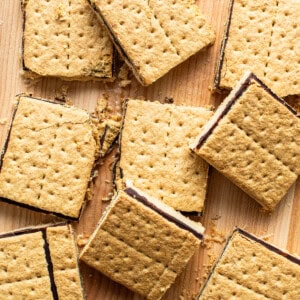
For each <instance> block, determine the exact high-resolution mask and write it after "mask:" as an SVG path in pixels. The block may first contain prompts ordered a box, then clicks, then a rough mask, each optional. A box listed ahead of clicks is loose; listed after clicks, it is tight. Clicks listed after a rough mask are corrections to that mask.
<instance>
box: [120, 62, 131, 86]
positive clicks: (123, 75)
mask: <svg viewBox="0 0 300 300" xmlns="http://www.w3.org/2000/svg"><path fill="white" fill-rule="evenodd" d="M118 78H119V79H120V80H121V81H120V82H119V86H120V87H121V88H124V87H126V86H128V85H130V84H131V78H132V73H131V71H130V69H129V67H128V66H127V64H125V63H124V64H123V65H122V67H121V68H120V71H119V74H118Z"/></svg>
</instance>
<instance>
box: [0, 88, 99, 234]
mask: <svg viewBox="0 0 300 300" xmlns="http://www.w3.org/2000/svg"><path fill="white" fill-rule="evenodd" d="M21 97H28V98H31V99H35V100H37V101H43V102H47V103H50V104H55V105H61V106H63V107H67V108H71V107H75V106H70V105H67V104H64V103H60V102H56V101H50V100H47V99H43V98H35V97H32V96H30V95H26V94H25V93H23V94H18V95H17V96H16V99H17V103H16V104H15V107H14V110H13V113H12V117H11V121H10V125H9V128H8V132H7V135H6V138H5V142H4V146H3V148H2V150H1V152H0V172H1V169H2V163H3V159H4V156H5V153H6V150H7V147H8V144H9V139H10V134H11V130H12V127H13V122H14V119H15V116H16V113H17V110H18V106H19V99H20V98H21ZM76 108H77V107H76ZM80 109H81V110H84V109H82V108H80ZM86 112H87V113H88V115H89V117H90V122H91V123H92V122H93V121H92V116H91V114H90V113H89V112H88V111H86ZM92 126H93V127H94V125H92ZM93 136H94V139H95V143H96V152H95V160H94V163H93V166H92V170H91V175H90V179H89V182H88V186H87V189H86V193H85V197H84V200H83V203H82V206H81V208H80V211H79V213H78V217H70V216H66V215H64V214H61V213H56V212H52V211H48V210H45V209H41V208H37V207H35V206H31V205H29V204H24V203H20V202H17V201H14V200H11V199H8V198H2V197H0V201H2V202H4V203H8V204H12V205H16V206H19V207H22V208H26V209H30V210H32V211H36V212H39V213H44V214H48V215H53V216H56V217H59V218H63V219H66V220H70V221H75V222H76V221H79V219H80V217H81V215H82V213H83V211H84V208H85V206H86V203H87V202H88V200H89V197H88V194H89V192H90V191H91V190H92V187H93V183H94V179H95V178H96V175H95V174H96V170H97V166H98V164H99V157H98V152H99V151H100V146H99V141H98V140H99V139H98V138H97V136H95V133H93ZM0 237H1V236H0Z"/></svg>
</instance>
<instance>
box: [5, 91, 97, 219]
mask: <svg viewBox="0 0 300 300" xmlns="http://www.w3.org/2000/svg"><path fill="white" fill-rule="evenodd" d="M97 148H98V147H97V141H96V137H95V133H94V123H93V120H92V118H91V116H90V115H89V113H88V112H87V111H85V110H82V109H79V108H76V107H71V106H65V105H61V104H58V103H54V102H49V101H47V100H42V99H35V98H32V97H27V96H18V102H17V104H16V108H15V112H14V116H13V120H12V123H11V127H10V131H9V134H8V136H7V140H6V143H5V146H4V149H3V150H2V153H1V157H0V200H1V201H5V202H8V203H12V204H17V205H19V206H23V207H26V208H30V209H34V210H37V211H42V212H45V213H52V214H55V215H57V216H59V217H63V218H67V219H71V220H78V218H79V216H80V213H81V211H82V207H83V204H84V201H85V196H86V193H87V190H88V187H89V182H90V181H91V176H92V169H93V165H94V162H95V157H96V155H97Z"/></svg>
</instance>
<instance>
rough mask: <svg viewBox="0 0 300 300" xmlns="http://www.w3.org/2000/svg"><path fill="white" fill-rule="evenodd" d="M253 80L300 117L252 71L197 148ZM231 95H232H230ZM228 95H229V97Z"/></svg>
mask: <svg viewBox="0 0 300 300" xmlns="http://www.w3.org/2000/svg"><path fill="white" fill-rule="evenodd" d="M251 80H255V81H256V82H257V83H258V84H259V85H260V86H261V87H262V88H263V89H264V90H265V91H266V92H267V93H269V94H270V95H271V96H272V97H273V98H274V99H275V100H277V101H278V102H279V103H281V104H282V105H284V106H285V107H286V108H287V109H289V110H290V111H291V112H292V113H293V114H294V115H296V116H297V117H300V115H298V114H297V112H296V111H295V110H294V109H293V108H292V107H291V106H290V105H289V104H288V103H287V102H285V101H284V100H283V99H281V98H280V97H278V96H277V95H276V94H275V93H274V92H273V91H272V90H271V89H270V88H268V87H267V86H266V85H265V84H264V83H263V82H262V81H261V80H260V79H259V78H258V77H257V76H256V75H255V74H253V73H250V74H249V76H248V77H247V78H246V79H245V81H244V82H243V83H242V84H241V86H240V87H239V89H238V90H237V91H236V93H235V94H234V95H233V96H232V98H231V99H230V101H229V102H228V103H227V105H226V107H225V108H224V110H223V112H222V114H221V115H220V117H219V118H218V119H217V120H216V122H215V123H214V124H213V125H212V126H211V127H210V129H209V130H208V131H207V132H206V134H204V135H203V136H201V138H200V139H199V141H198V144H197V146H196V149H200V148H201V146H202V145H203V143H204V142H205V141H206V139H207V138H208V137H209V136H210V135H211V134H212V132H213V131H214V129H215V128H216V127H217V126H218V124H219V122H220V121H221V120H222V118H223V117H224V116H225V115H226V114H227V113H228V112H229V111H230V109H231V107H232V106H233V105H234V104H235V103H236V101H237V100H238V99H239V98H240V97H241V96H242V95H243V93H244V92H245V91H246V90H247V88H248V87H249V85H250V83H251ZM229 96H230V95H229ZM229 96H228V97H229Z"/></svg>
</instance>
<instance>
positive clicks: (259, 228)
mask: <svg viewBox="0 0 300 300" xmlns="http://www.w3.org/2000/svg"><path fill="white" fill-rule="evenodd" d="M228 4H229V0H200V1H198V5H199V6H200V7H201V9H202V11H203V12H204V14H205V15H206V16H207V18H208V20H209V21H210V22H211V23H212V24H213V27H214V28H215V30H216V32H217V40H216V43H215V45H214V46H213V47H211V48H209V49H208V50H207V51H203V52H201V53H199V54H197V55H195V56H194V57H192V58H190V59H189V60H188V61H186V62H185V63H183V64H182V65H180V66H179V67H177V68H175V69H174V70H173V71H171V72H170V73H169V74H167V75H166V76H164V77H163V78H162V79H160V80H159V81H158V82H156V83H154V84H153V85H151V86H150V87H148V88H144V87H141V86H140V85H139V84H138V83H137V82H136V81H135V80H133V82H132V84H131V85H130V86H129V87H126V88H120V87H119V82H118V81H117V82H115V83H111V84H108V83H106V84H104V83H99V82H98V83H94V82H85V83H80V82H63V81H62V80H60V79H49V78H44V79H42V80H40V81H38V82H37V83H36V84H34V85H30V84H29V85H28V84H26V83H25V82H24V80H23V79H22V78H21V60H20V58H21V57H20V55H21V36H22V16H21V11H20V0H1V1H0V121H1V122H0V123H1V125H0V143H1V147H2V145H3V143H4V139H5V136H6V131H7V125H8V122H9V118H10V114H11V111H12V105H13V101H14V96H15V95H16V94H18V93H21V92H28V93H32V94H33V95H34V96H39V97H45V98H50V99H54V97H55V96H56V93H60V92H61V90H62V89H64V88H65V87H68V97H70V98H71V99H72V100H73V102H74V104H75V105H76V106H79V107H83V108H85V109H88V110H89V111H93V110H94V108H95V105H96V101H97V99H98V98H100V97H101V96H102V95H103V94H104V93H105V94H107V95H108V96H109V100H110V102H111V104H112V105H113V106H115V107H118V104H119V103H120V99H121V98H124V97H128V96H129V97H131V98H142V99H149V100H160V101H163V100H164V99H165V97H172V98H173V99H174V101H175V103H176V104H186V105H193V106H199V105H214V106H217V105H218V104H219V103H220V101H222V100H223V99H224V95H217V94H212V93H211V85H212V81H213V76H214V68H215V64H216V61H217V59H218V52H219V48H220V44H221V38H222V34H223V29H224V25H225V22H226V16H227V9H228ZM6 120H7V122H5V121H6ZM3 123H4V124H3ZM113 160H114V153H112V154H111V155H110V156H109V157H108V158H107V159H106V161H105V163H104V165H102V166H101V167H100V168H99V177H98V178H97V181H96V185H95V196H94V199H93V200H92V201H91V202H90V203H89V204H88V205H87V207H86V209H85V211H84V213H83V216H82V218H81V220H80V222H79V224H77V225H76V231H77V233H78V234H83V235H84V236H88V235H89V234H90V233H91V232H92V231H93V229H94V228H95V226H96V224H97V222H98V220H99V218H100V216H101V214H102V211H103V209H104V207H105V206H106V203H104V202H103V203H102V201H101V200H102V199H103V198H106V197H107V196H108V194H109V192H110V191H111V182H110V180H111V172H110V167H111V163H112V162H113ZM56 220H57V219H56V218H54V217H51V216H47V215H42V214H39V213H35V212H31V211H29V210H26V209H21V208H18V207H15V206H12V205H8V204H2V203H0V232H4V231H8V230H12V229H15V228H20V227H23V226H28V225H35V224H40V223H48V222H52V221H56ZM200 221H201V222H202V223H203V224H204V226H205V227H206V228H207V233H208V234H209V235H211V234H212V232H215V237H214V238H213V239H211V240H210V241H209V242H207V243H206V247H201V248H200V249H199V251H198V253H196V254H195V255H194V257H193V258H192V260H191V261H190V263H189V264H188V267H187V268H186V270H185V271H184V272H183V273H182V275H181V276H180V277H179V278H178V279H177V280H176V283H175V284H174V285H173V286H172V287H171V288H170V290H169V291H168V292H167V294H166V296H165V297H164V299H168V300H175V299H184V300H185V299H194V298H195V295H196V294H197V292H198V290H199V289H200V287H201V284H202V282H203V276H204V274H205V272H206V271H207V270H208V269H209V266H210V265H211V263H212V261H213V260H214V259H215V258H216V257H217V255H218V254H219V253H220V250H221V248H222V246H223V245H222V242H223V240H224V239H223V236H222V233H223V234H224V236H228V235H229V233H230V232H231V231H232V230H233V228H234V227H235V226H239V227H242V228H244V229H246V230H249V231H250V232H252V233H254V234H256V235H258V236H262V237H265V238H268V240H269V241H270V242H272V243H274V244H275V245H277V246H280V247H282V248H286V249H287V250H289V251H290V252H291V253H298V255H300V181H299V179H298V183H297V184H296V185H294V186H293V187H292V188H291V189H290V191H289V193H288V194H287V196H286V197H285V198H284V199H283V200H282V201H281V203H280V205H279V206H278V207H277V209H276V210H275V212H274V213H273V214H271V215H267V214H265V213H263V212H261V210H260V207H259V205H258V204H256V202H255V201H254V200H252V199H251V198H250V197H248V196H247V195H246V194H245V193H243V192H242V191H241V190H240V189H238V188H237V187H236V186H235V185H233V184H232V183H230V182H229V181H228V180H227V179H226V178H224V177H223V176H222V175H221V174H220V173H218V172H217V171H215V170H212V172H211V177H210V182H209V188H208V199H207V201H206V208H205V214H204V216H203V217H202V218H200ZM81 271H82V274H83V281H84V288H85V291H86V295H87V299H88V300H96V299H99V300H100V299H101V300H111V299H118V300H123V299H127V300H129V299H139V297H137V296H136V295H133V293H131V292H130V291H128V290H127V289H126V288H124V287H122V286H120V285H118V284H117V283H114V282H112V281H111V280H109V279H108V278H106V277H105V276H103V275H101V274H100V273H98V272H96V271H94V270H93V269H91V268H89V267H87V266H86V265H84V264H81Z"/></svg>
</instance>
